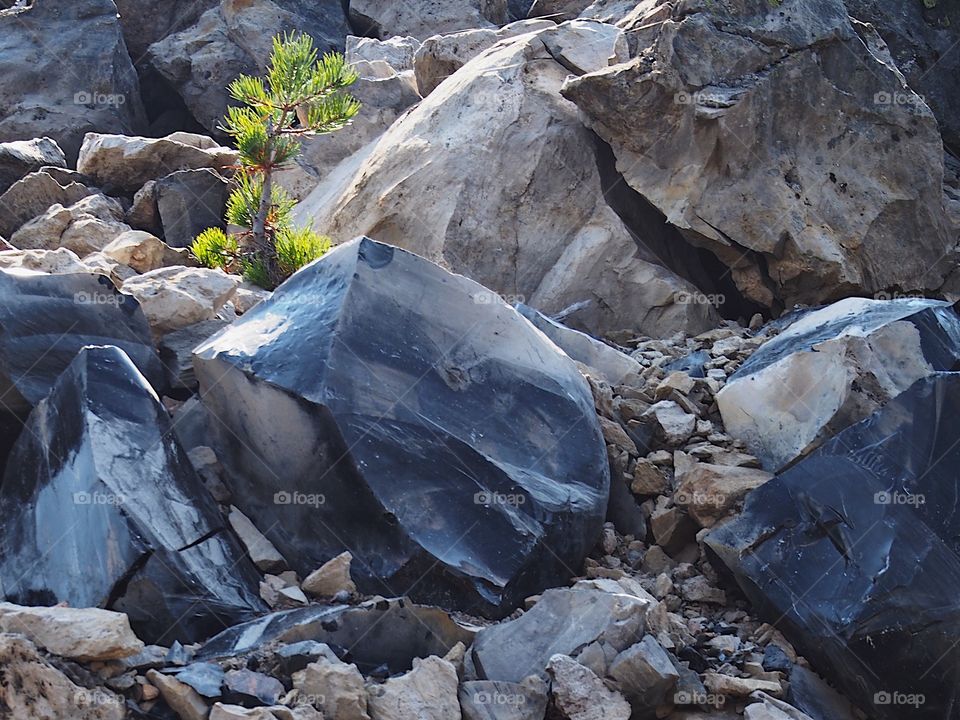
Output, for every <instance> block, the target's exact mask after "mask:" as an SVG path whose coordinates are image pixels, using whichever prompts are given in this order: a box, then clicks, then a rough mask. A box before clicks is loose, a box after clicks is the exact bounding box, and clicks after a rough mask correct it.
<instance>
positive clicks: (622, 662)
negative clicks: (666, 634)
mask: <svg viewBox="0 0 960 720" xmlns="http://www.w3.org/2000/svg"><path fill="white" fill-rule="evenodd" d="M608 674H609V675H610V677H612V678H613V679H614V680H616V681H617V685H618V687H619V688H620V692H622V693H623V694H624V696H626V698H627V699H628V700H629V701H630V704H631V706H632V707H633V708H634V710H635V711H636V712H637V713H639V714H643V713H649V712H650V711H652V710H655V709H656V708H657V707H658V706H659V705H663V704H664V703H665V702H666V701H667V700H668V695H669V694H670V693H672V691H673V689H674V687H676V685H677V681H678V680H679V679H680V674H679V673H678V672H677V671H676V669H675V668H674V666H673V663H672V662H671V660H670V656H669V655H667V653H666V651H665V650H664V649H663V648H662V647H660V643H658V642H657V641H656V639H655V638H654V637H653V636H652V635H646V636H644V638H643V640H641V641H640V642H638V643H636V644H635V645H631V646H630V647H629V648H627V649H626V650H624V651H623V652H621V653H620V654H619V655H617V656H616V657H615V658H614V659H613V661H612V662H611V663H610V668H609V669H608Z"/></svg>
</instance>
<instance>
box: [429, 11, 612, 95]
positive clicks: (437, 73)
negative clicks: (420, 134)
mask: <svg viewBox="0 0 960 720" xmlns="http://www.w3.org/2000/svg"><path fill="white" fill-rule="evenodd" d="M553 26H554V23H553V22H551V21H550V20H521V21H519V22H515V23H510V24H509V25H505V26H504V27H502V28H499V29H496V28H473V29H470V30H463V31H461V32H456V33H449V34H445V35H433V36H431V37H428V38H427V39H426V40H424V41H423V44H422V45H421V46H420V47H419V48H418V49H417V51H416V56H415V57H414V58H413V63H412V67H413V70H414V73H415V75H416V79H417V88H418V89H419V90H420V94H421V95H422V96H423V97H426V96H427V95H429V94H430V93H432V92H433V91H434V90H435V89H436V87H437V85H439V84H440V83H441V82H443V81H444V80H445V79H447V78H448V77H450V76H451V75H453V74H454V73H455V72H456V71H457V70H459V69H460V68H462V67H463V66H464V65H466V64H467V61H469V60H470V59H471V58H474V57H476V56H477V55H479V54H480V53H482V52H483V51H484V50H486V49H487V48H490V47H493V46H494V45H496V44H497V43H498V42H500V41H501V40H504V39H506V38H511V37H516V36H517V35H523V34H524V33H528V32H534V31H536V30H543V29H545V28H550V27H553ZM610 30H612V31H615V32H620V31H619V30H617V29H616V28H614V27H610Z"/></svg>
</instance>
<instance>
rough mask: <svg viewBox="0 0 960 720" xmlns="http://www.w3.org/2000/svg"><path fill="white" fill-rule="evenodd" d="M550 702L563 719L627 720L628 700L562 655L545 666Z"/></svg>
mask: <svg viewBox="0 0 960 720" xmlns="http://www.w3.org/2000/svg"><path fill="white" fill-rule="evenodd" d="M547 669H548V671H549V672H550V676H551V678H552V680H553V681H552V682H551V684H550V693H551V695H552V696H553V705H554V707H555V708H556V709H557V711H558V712H559V713H560V717H561V718H564V720H629V718H630V703H628V702H627V701H626V700H625V699H624V697H623V695H621V694H620V693H618V692H617V691H616V690H611V689H610V688H608V687H607V686H606V685H605V684H604V683H603V680H601V679H600V678H598V677H597V676H596V675H594V673H593V672H592V671H591V670H590V669H589V668H586V667H584V666H583V665H581V664H580V663H578V662H577V661H576V660H574V659H572V658H570V657H567V656H566V655H554V656H553V657H551V658H550V662H549V664H548V665H547Z"/></svg>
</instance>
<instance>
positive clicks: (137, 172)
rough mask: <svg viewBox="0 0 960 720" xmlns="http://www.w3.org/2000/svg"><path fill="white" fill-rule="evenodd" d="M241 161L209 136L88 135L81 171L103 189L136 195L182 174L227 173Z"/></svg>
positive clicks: (81, 158)
mask: <svg viewBox="0 0 960 720" xmlns="http://www.w3.org/2000/svg"><path fill="white" fill-rule="evenodd" d="M237 161H238V155H237V151H236V150H231V149H230V148H227V147H222V146H220V145H218V144H217V143H216V142H214V141H213V140H211V139H210V138H208V137H206V136H205V135H196V134H194V133H185V132H178V133H173V134H171V135H167V136H166V137H163V138H144V137H128V136H125V135H104V134H101V133H88V134H87V136H86V137H85V138H84V139H83V147H82V148H81V149H80V159H79V161H78V163H77V170H79V171H80V172H81V173H83V174H85V175H89V176H90V177H91V178H93V179H94V180H95V181H96V182H97V183H98V184H100V185H104V186H108V187H112V188H116V189H118V190H123V191H126V192H130V193H132V192H134V191H136V190H138V189H140V188H141V187H143V185H144V183H146V182H147V181H148V180H155V179H157V178H161V177H163V176H165V175H168V174H170V173H173V172H176V171H178V170H197V169H200V168H213V169H214V170H223V169H226V168H228V167H229V166H231V165H234V164H236V163H237Z"/></svg>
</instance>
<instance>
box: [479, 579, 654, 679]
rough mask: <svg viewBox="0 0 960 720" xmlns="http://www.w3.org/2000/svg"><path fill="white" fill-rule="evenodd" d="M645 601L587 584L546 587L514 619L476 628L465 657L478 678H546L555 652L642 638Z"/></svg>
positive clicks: (626, 643)
mask: <svg viewBox="0 0 960 720" xmlns="http://www.w3.org/2000/svg"><path fill="white" fill-rule="evenodd" d="M648 605H649V603H648V601H646V600H645V599H641V598H639V597H635V596H633V595H628V594H626V591H624V594H615V593H608V592H604V591H602V590H595V589H590V588H572V589H570V588H563V589H554V590H547V591H546V592H545V593H543V595H542V596H541V598H540V600H538V601H537V604H536V605H534V606H533V607H532V608H531V609H530V610H528V611H527V612H526V613H524V614H523V615H521V616H520V617H519V618H517V619H516V620H511V621H510V622H506V623H501V624H499V625H492V626H490V627H487V628H484V629H483V630H481V631H480V632H479V633H477V638H476V640H475V641H474V644H473V647H472V648H471V649H470V652H469V655H468V659H469V662H470V665H471V666H472V668H473V674H474V675H475V677H476V678H477V679H481V680H505V681H508V682H522V681H523V679H524V678H526V677H528V676H530V675H539V676H541V677H543V678H546V668H547V663H548V662H549V660H550V658H551V657H552V656H554V655H556V654H558V653H559V654H561V655H574V656H575V655H576V654H577V653H578V652H580V650H581V649H583V648H584V647H586V646H587V645H589V644H591V643H595V642H598V643H602V644H605V645H608V646H610V648H611V649H613V650H614V651H615V652H619V651H620V650H624V649H626V648H627V647H629V646H630V645H632V644H634V643H635V642H639V641H640V639H641V638H642V637H643V628H644V615H645V612H646V609H647V607H648Z"/></svg>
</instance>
